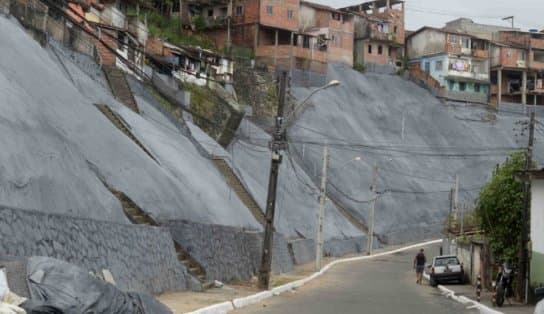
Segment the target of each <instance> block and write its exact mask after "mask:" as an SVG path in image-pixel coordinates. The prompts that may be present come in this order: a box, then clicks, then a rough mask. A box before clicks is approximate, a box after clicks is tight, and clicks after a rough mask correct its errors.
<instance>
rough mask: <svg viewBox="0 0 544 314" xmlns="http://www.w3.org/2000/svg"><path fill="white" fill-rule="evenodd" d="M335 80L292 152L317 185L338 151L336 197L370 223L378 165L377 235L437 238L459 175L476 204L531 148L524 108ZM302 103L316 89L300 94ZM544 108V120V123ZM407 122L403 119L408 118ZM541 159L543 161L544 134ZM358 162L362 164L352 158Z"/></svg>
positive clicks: (307, 115) (339, 70)
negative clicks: (517, 152) (501, 170)
mask: <svg viewBox="0 0 544 314" xmlns="http://www.w3.org/2000/svg"><path fill="white" fill-rule="evenodd" d="M328 76H329V77H328V79H329V80H331V79H338V80H340V81H342V85H341V86H340V87H337V88H331V89H328V90H325V91H322V92H320V93H318V94H317V95H315V96H314V97H313V98H312V99H313V101H312V102H311V103H310V105H309V106H307V108H306V109H305V111H304V112H303V113H302V114H301V115H299V119H298V120H297V121H296V123H295V124H294V125H293V126H292V127H291V129H290V130H289V138H290V142H291V144H290V148H291V151H292V152H293V153H294V155H295V156H296V159H297V160H299V161H301V165H302V166H303V167H304V168H305V170H306V171H307V173H308V174H309V175H310V176H311V177H312V179H313V180H314V182H318V180H319V176H320V173H321V164H322V147H323V143H325V142H328V143H329V146H330V155H331V157H330V160H331V161H330V171H329V183H330V184H329V185H328V190H329V191H330V193H331V194H332V195H333V196H334V197H335V198H336V199H338V200H340V202H341V203H342V204H343V205H344V207H346V208H347V209H348V210H350V211H351V212H352V213H353V214H354V215H356V216H357V217H358V218H359V220H361V221H362V222H365V223H367V222H368V219H369V209H370V203H369V200H370V199H371V195H370V182H371V177H372V167H373V165H374V164H375V163H377V165H378V167H379V168H380V171H379V177H378V180H377V190H378V192H379V195H378V200H377V203H376V226H375V232H377V233H378V234H379V235H382V236H383V237H384V239H386V240H387V241H389V242H391V243H394V242H405V241H409V240H415V239H421V238H428V237H429V236H431V235H438V234H439V233H440V231H441V229H442V228H443V222H444V220H445V217H446V216H447V213H448V210H449V200H448V195H449V190H450V189H451V188H452V187H453V186H454V182H455V175H456V174H457V175H459V178H460V193H459V202H460V203H461V204H462V203H466V204H467V206H470V205H472V204H473V201H474V199H475V197H476V196H477V194H478V190H479V188H480V187H481V186H482V185H483V184H484V183H485V182H486V180H487V179H488V178H489V177H490V175H491V173H492V171H493V169H494V168H495V166H496V164H497V163H501V162H503V161H504V160H505V158H506V157H507V156H508V154H509V152H510V151H512V150H514V149H515V148H516V147H520V146H526V145H527V133H528V132H525V135H523V136H516V134H519V133H520V129H521V127H520V125H518V124H517V122H518V121H520V120H522V121H527V120H528V118H527V116H526V115H524V114H523V112H524V109H523V107H521V106H519V105H518V106H511V105H504V106H503V107H502V109H501V112H498V113H497V112H496V111H491V110H488V109H486V108H485V107H484V106H475V105H467V104H458V103H457V104H454V103H445V102H442V101H439V100H438V99H436V98H435V97H433V96H432V95H431V94H430V93H428V92H427V91H426V90H424V89H422V88H420V87H418V86H416V85H415V84H413V83H411V82H410V81H407V80H404V79H402V78H401V77H399V76H396V75H377V74H361V73H359V72H356V71H353V70H352V69H349V68H347V67H345V66H342V65H329V74H328ZM293 92H294V94H295V95H296V96H297V97H298V98H299V99H303V98H304V97H305V96H306V95H308V93H309V92H310V90H309V89H306V88H295V89H294V91H293ZM542 112H543V111H542V110H537V119H538V118H540V117H542ZM403 120H404V121H403ZM539 128H540V129H539V130H537V133H536V135H537V144H536V146H537V147H536V152H535V156H536V158H537V160H539V161H540V162H542V161H543V156H544V154H543V153H544V151H543V146H542V143H543V142H544V138H543V130H542V128H541V127H540V126H539ZM357 156H360V157H362V160H360V161H357V160H355V161H352V162H349V163H347V164H346V162H348V161H349V160H353V159H354V158H356V157H357Z"/></svg>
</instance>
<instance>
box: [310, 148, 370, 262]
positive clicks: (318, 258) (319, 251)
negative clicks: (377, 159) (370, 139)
mask: <svg viewBox="0 0 544 314" xmlns="http://www.w3.org/2000/svg"><path fill="white" fill-rule="evenodd" d="M359 160H361V156H357V157H355V158H352V159H350V160H348V161H346V162H345V163H343V164H342V165H341V166H340V167H338V168H337V169H336V170H340V169H342V168H344V167H345V166H347V165H348V164H350V163H351V162H353V161H359ZM328 166H329V149H328V145H327V144H325V146H324V147H323V172H322V175H321V189H320V197H319V212H318V215H317V222H318V224H317V238H316V246H315V250H316V251H315V268H316V271H319V270H321V265H322V261H323V244H324V241H323V220H324V218H325V202H326V200H327V193H326V190H327V170H328Z"/></svg>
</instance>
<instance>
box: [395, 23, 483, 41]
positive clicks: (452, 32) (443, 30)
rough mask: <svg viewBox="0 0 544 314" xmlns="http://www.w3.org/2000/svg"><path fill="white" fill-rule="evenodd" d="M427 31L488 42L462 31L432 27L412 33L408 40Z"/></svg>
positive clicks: (424, 27)
mask: <svg viewBox="0 0 544 314" xmlns="http://www.w3.org/2000/svg"><path fill="white" fill-rule="evenodd" d="M426 30H433V31H437V32H440V33H445V34H454V35H460V36H466V37H470V38H473V39H480V40H487V39H483V38H479V37H478V36H474V35H472V34H469V33H466V32H460V31H456V30H449V29H443V28H436V27H431V26H423V27H422V28H420V29H418V30H417V31H414V32H412V33H410V34H409V35H407V36H406V39H408V38H410V37H412V36H414V35H416V34H419V33H421V32H423V31H426Z"/></svg>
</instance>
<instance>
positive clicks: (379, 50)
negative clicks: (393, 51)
mask: <svg viewBox="0 0 544 314" xmlns="http://www.w3.org/2000/svg"><path fill="white" fill-rule="evenodd" d="M382 53H383V47H382V45H379V46H378V54H379V55H381V54H382Z"/></svg>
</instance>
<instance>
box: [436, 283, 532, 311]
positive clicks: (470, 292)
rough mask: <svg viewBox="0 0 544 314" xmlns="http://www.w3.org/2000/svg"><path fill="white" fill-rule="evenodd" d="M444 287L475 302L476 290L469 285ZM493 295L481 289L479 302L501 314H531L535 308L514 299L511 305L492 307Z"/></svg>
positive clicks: (505, 303) (506, 303)
mask: <svg viewBox="0 0 544 314" xmlns="http://www.w3.org/2000/svg"><path fill="white" fill-rule="evenodd" d="M443 286H444V287H446V288H448V289H450V290H452V291H454V292H455V294H456V295H457V296H465V297H467V298H469V299H472V300H474V301H476V288H475V287H473V286H471V285H443ZM492 297H493V293H492V292H490V291H487V289H483V291H482V293H481V302H480V303H482V304H483V305H486V306H488V307H490V308H492V309H494V310H496V311H499V312H502V313H504V314H533V313H534V311H535V307H534V306H533V305H524V304H521V303H519V302H517V301H516V300H514V299H511V300H510V302H512V305H510V304H509V303H508V301H504V305H503V306H502V307H497V306H495V307H493V305H492V303H491V300H492Z"/></svg>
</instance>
